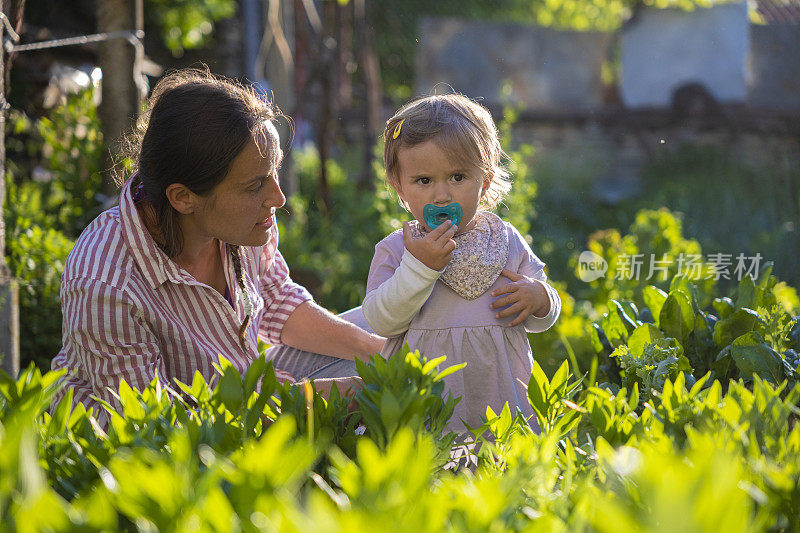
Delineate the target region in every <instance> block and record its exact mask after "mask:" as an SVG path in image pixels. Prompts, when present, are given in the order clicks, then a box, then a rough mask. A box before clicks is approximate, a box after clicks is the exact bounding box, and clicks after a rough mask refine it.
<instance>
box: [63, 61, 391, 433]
mask: <svg viewBox="0 0 800 533" xmlns="http://www.w3.org/2000/svg"><path fill="white" fill-rule="evenodd" d="M275 117H276V111H275V109H274V108H273V107H272V106H271V105H270V104H269V103H268V102H266V101H264V100H263V99H262V98H260V97H259V96H257V95H256V94H255V93H253V92H252V91H251V90H249V89H246V88H244V87H242V86H240V85H238V84H236V83H235V82H232V81H229V80H225V79H220V78H215V77H213V76H211V75H210V74H208V73H204V72H199V71H193V70H192V71H181V72H176V73H173V74H171V75H168V76H167V77H165V78H164V79H162V80H161V81H160V82H159V84H158V85H157V86H156V87H155V89H154V90H153V94H152V96H151V97H150V101H149V105H148V111H147V112H146V113H145V114H144V115H143V116H142V117H141V118H140V119H139V122H138V124H137V132H138V135H136V136H135V137H134V138H133V142H132V143H131V148H132V149H131V150H130V152H131V155H132V157H131V159H132V161H133V162H134V166H135V167H136V172H135V173H134V174H133V176H132V177H131V179H129V180H128V182H127V183H126V184H125V185H124V186H123V188H122V192H121V194H120V203H119V206H118V207H115V208H112V209H109V210H108V211H106V212H104V213H102V214H101V215H100V216H98V217H97V218H96V219H95V220H94V221H93V222H92V223H91V224H90V225H89V226H88V227H87V228H86V229H85V230H84V232H83V233H82V234H81V236H80V238H79V239H78V241H77V243H76V244H75V248H74V249H73V251H72V252H71V253H70V255H69V258H68V259H67V264H66V266H65V269H64V275H63V281H62V286H61V299H62V310H63V314H64V324H63V326H64V327H63V348H62V349H61V352H60V353H59V354H58V355H57V356H56V357H55V358H54V359H53V363H52V368H53V369H54V370H57V369H62V368H63V369H67V370H68V371H69V373H68V375H67V376H66V377H65V378H64V379H65V383H66V387H65V389H64V390H66V388H70V387H71V388H72V389H73V390H74V399H75V400H76V401H80V402H83V403H84V404H85V405H86V407H87V408H88V407H90V406H93V405H95V401H94V400H93V399H92V397H93V396H94V397H98V398H102V399H104V400H106V401H109V402H111V403H112V404H113V401H114V400H113V395H112V394H111V393H110V391H109V389H111V390H114V391H116V390H117V388H118V387H119V383H120V380H122V379H124V380H125V381H127V382H128V384H130V385H131V386H133V387H135V388H138V389H140V390H141V389H142V388H144V387H145V386H146V385H147V384H149V383H150V382H151V381H152V380H153V379H154V378H156V377H158V379H159V380H160V381H161V382H163V383H165V384H168V383H170V382H172V381H173V380H175V379H177V380H180V381H183V382H187V383H190V382H191V381H192V379H193V376H194V374H195V372H196V371H199V372H200V373H201V374H202V375H203V376H204V377H205V378H206V379H209V378H210V377H211V376H212V375H213V374H214V370H213V365H212V363H213V362H215V361H217V360H218V355H219V354H222V355H224V356H225V357H226V358H227V359H229V360H230V361H231V362H232V363H233V364H234V365H235V366H236V367H237V368H238V370H239V371H240V372H242V373H244V372H245V370H246V369H247V367H248V365H249V364H250V363H251V361H252V360H253V359H254V358H255V357H257V356H258V350H257V339H258V337H261V338H262V339H263V340H265V341H266V342H269V343H271V344H276V345H278V344H279V345H286V346H292V347H294V349H292V350H288V351H289V352H291V353H290V354H289V359H291V360H292V361H293V368H294V369H295V370H296V371H297V372H296V373H297V374H300V375H294V376H293V375H290V374H289V373H288V372H285V371H281V370H278V372H277V373H278V377H279V378H281V379H294V378H304V377H307V376H309V375H311V376H312V377H314V378H317V377H320V378H324V377H332V376H338V375H341V373H342V369H341V367H344V368H345V372H344V373H345V374H347V375H351V376H352V375H354V374H355V372H353V365H352V362H350V363H347V360H350V361H352V360H353V358H354V357H361V358H366V357H368V356H369V355H370V354H374V353H376V352H379V351H380V350H381V348H382V347H383V341H384V339H382V338H381V337H377V336H375V335H372V334H370V333H368V332H366V331H364V330H362V329H360V328H359V327H357V326H355V325H353V324H351V323H349V322H347V321H344V320H342V319H340V318H337V317H335V316H333V315H331V314H330V313H328V312H327V311H325V310H324V309H322V308H321V307H319V306H317V305H316V304H315V303H314V302H313V301H312V299H311V295H310V294H309V293H308V291H306V290H305V289H304V288H303V287H301V286H299V285H297V284H295V283H294V282H292V280H291V278H290V277H289V270H288V268H287V266H286V263H285V261H284V260H283V257H282V256H281V254H280V252H279V251H278V230H277V227H276V224H275V211H276V209H278V208H280V207H281V206H283V204H284V202H285V197H284V195H283V193H282V192H281V189H280V186H279V183H278V170H279V168H280V164H281V158H282V152H281V148H280V144H279V138H278V133H277V131H276V129H275V126H274V125H273V120H274V119H275ZM304 351H308V352H316V353H319V354H324V355H314V354H309V353H304ZM278 355H279V356H280V355H281V353H279V354H278ZM326 356H328V357H326ZM331 357H332V358H331ZM340 360H343V361H344V362H345V365H337V364H336V362H337V361H340ZM298 361H303V363H304V364H298V363H297V362H298ZM332 363H333V364H332ZM336 367H339V368H338V369H337V368H336ZM315 369H316V370H315ZM319 369H322V371H320V370H319ZM325 370H327V371H328V374H325ZM337 372H338V374H337ZM350 383H351V382H350V381H349V380H344V383H343V385H345V386H347V385H349V384H350ZM317 385H318V387H319V388H321V389H323V390H325V389H328V388H329V387H330V382H329V381H324V380H321V381H319V382H317ZM62 394H63V392H62ZM57 400H58V398H56V401H57ZM95 413H96V414H100V419H103V421H105V420H104V419H105V413H104V412H99V411H98V410H97V409H95Z"/></svg>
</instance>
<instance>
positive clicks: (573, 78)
mask: <svg viewBox="0 0 800 533" xmlns="http://www.w3.org/2000/svg"><path fill="white" fill-rule="evenodd" d="M609 42H610V36H609V35H607V34H603V33H593V32H567V31H556V30H551V29H548V28H536V27H530V26H522V25H516V24H499V23H484V22H470V21H465V20H461V19H452V18H427V19H423V21H422V22H421V27H420V46H419V51H418V53H417V65H416V80H415V89H416V92H417V94H429V93H431V92H434V90H435V89H438V90H439V92H441V91H443V90H448V89H449V87H452V88H453V89H454V90H456V91H458V92H461V93H464V94H466V95H468V96H470V97H473V98H478V97H480V98H483V99H485V102H487V103H489V104H505V103H511V104H515V105H519V106H522V107H524V108H527V109H537V108H538V109H542V108H570V109H590V108H594V107H598V106H600V105H602V104H603V86H602V81H601V76H600V74H601V65H602V63H603V60H604V59H605V56H606V53H607V49H608V44H609ZM437 85H439V87H437Z"/></svg>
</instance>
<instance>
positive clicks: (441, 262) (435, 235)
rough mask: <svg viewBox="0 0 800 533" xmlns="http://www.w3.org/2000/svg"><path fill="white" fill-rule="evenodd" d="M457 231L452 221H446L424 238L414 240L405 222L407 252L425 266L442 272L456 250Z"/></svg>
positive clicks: (404, 237)
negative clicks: (454, 238) (455, 236)
mask: <svg viewBox="0 0 800 533" xmlns="http://www.w3.org/2000/svg"><path fill="white" fill-rule="evenodd" d="M456 229H457V226H454V225H453V222H452V221H450V220H446V221H444V222H443V223H441V224H439V225H438V226H436V227H435V228H434V229H433V230H431V232H430V233H428V234H427V235H425V236H424V237H423V238H421V239H414V237H413V236H412V235H411V228H410V227H409V225H408V222H403V242H404V243H405V246H406V250H408V251H409V252H411V255H413V256H414V257H416V258H417V259H419V261H420V262H421V263H422V264H423V265H425V266H426V267H428V268H430V269H431V270H442V269H444V267H446V266H447V263H449V262H450V258H452V257H453V250H455V249H456V241H454V240H453V235H455V234H456Z"/></svg>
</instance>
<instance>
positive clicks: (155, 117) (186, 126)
mask: <svg viewBox="0 0 800 533" xmlns="http://www.w3.org/2000/svg"><path fill="white" fill-rule="evenodd" d="M278 115H279V111H278V110H277V108H275V107H274V106H273V105H272V103H270V102H269V101H268V100H267V99H266V98H264V97H263V96H261V95H258V94H257V93H255V92H254V91H253V90H252V89H250V88H247V87H244V86H243V85H241V84H240V83H238V82H236V81H234V80H230V79H226V78H223V77H219V76H214V75H212V74H210V73H209V72H208V71H207V70H205V71H204V70H196V69H188V70H179V71H175V72H171V73H169V74H167V75H166V76H165V77H164V78H162V79H161V80H160V81H159V82H158V84H157V85H156V86H155V88H154V89H153V93H152V95H151V96H150V98H149V100H148V105H147V109H146V110H145V112H144V113H143V114H142V115H141V116H140V117H139V119H138V120H137V122H136V127H135V130H134V132H133V133H132V134H131V135H130V137H129V138H128V139H127V141H126V145H125V148H124V155H125V156H127V157H128V158H130V160H131V161H132V163H133V170H135V171H136V172H137V174H136V176H135V182H134V183H133V184H132V189H133V191H136V188H137V187H139V186H141V187H142V193H141V194H142V195H143V197H144V199H146V200H147V202H148V203H149V204H150V205H151V206H152V208H153V210H154V212H155V218H156V220H155V221H154V222H155V224H156V226H157V229H158V230H159V231H160V235H158V236H157V238H156V241H157V242H158V243H159V246H161V248H162V249H163V250H164V252H165V253H166V254H167V256H169V257H175V256H177V255H178V254H180V253H181V250H182V248H183V236H182V234H181V230H180V226H179V224H178V212H177V211H176V210H175V209H174V208H173V207H172V205H171V204H170V202H169V200H168V199H167V195H166V189H167V187H168V186H169V185H170V184H172V183H180V184H182V185H185V186H186V187H187V188H188V189H189V190H191V191H192V192H193V193H195V194H198V195H207V194H209V193H210V192H211V191H212V189H214V187H216V186H217V185H218V184H219V183H220V182H221V181H222V180H223V178H224V177H225V176H226V175H227V173H228V171H229V170H230V168H231V164H232V163H233V160H234V159H235V158H236V156H238V155H239V153H241V151H242V150H243V149H244V148H245V146H247V144H248V143H249V142H252V141H256V145H257V146H260V147H261V146H267V147H268V148H267V149H276V148H277V147H270V144H269V143H268V142H267V143H264V142H261V141H267V140H268V137H267V135H268V134H267V130H266V128H265V126H266V124H267V123H268V122H270V121H272V120H273V119H275V118H276V116H278Z"/></svg>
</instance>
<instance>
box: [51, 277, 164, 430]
mask: <svg viewBox="0 0 800 533" xmlns="http://www.w3.org/2000/svg"><path fill="white" fill-rule="evenodd" d="M61 299H62V311H63V315H64V318H63V328H64V334H63V337H64V346H63V348H62V350H61V352H60V353H59V354H58V356H56V358H55V359H54V360H53V364H52V366H53V369H54V370H55V369H59V368H64V369H67V370H68V371H69V372H70V374H68V375H67V376H66V377H65V378H64V384H65V388H64V390H66V388H73V389H74V396H73V399H74V401H75V402H81V403H83V404H84V406H85V407H86V408H87V409H88V408H90V407H94V408H95V410H94V412H95V416H96V417H97V418H98V421H99V422H100V423H101V424H105V423H107V417H106V412H105V410H104V409H102V408H101V407H100V406H99V404H98V403H97V402H96V401H95V399H94V398H93V397H96V398H99V399H102V400H105V401H107V402H108V403H110V404H111V405H116V399H115V398H114V396H113V395H112V394H111V392H109V389H111V390H113V391H115V392H116V391H117V390H118V389H119V384H120V382H121V380H123V379H124V380H125V381H126V382H127V383H128V384H129V385H130V386H131V387H133V388H136V389H138V390H143V389H144V388H145V387H146V386H147V385H149V384H150V382H151V381H152V380H153V379H155V378H156V376H158V378H159V380H161V381H162V383H166V382H167V380H166V378H167V370H166V366H165V364H164V361H163V359H162V357H161V351H160V347H159V343H158V339H157V337H156V335H155V334H153V333H152V332H151V331H150V328H149V327H148V325H147V324H146V323H145V322H144V320H143V317H142V314H141V313H140V312H139V311H138V309H137V307H136V306H135V305H134V303H133V302H132V301H131V299H130V297H129V296H128V295H127V293H126V292H125V291H124V290H122V289H120V288H118V287H115V286H112V285H110V284H108V283H105V282H102V281H98V280H95V279H90V278H76V279H71V280H69V281H65V282H64V284H63V285H62V288H61ZM60 396H61V395H59V396H58V397H57V398H54V400H53V403H54V404H55V403H56V402H57V401H58V400H59V399H60Z"/></svg>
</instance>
